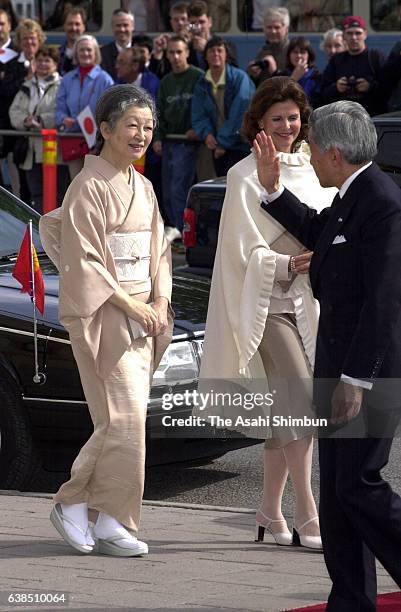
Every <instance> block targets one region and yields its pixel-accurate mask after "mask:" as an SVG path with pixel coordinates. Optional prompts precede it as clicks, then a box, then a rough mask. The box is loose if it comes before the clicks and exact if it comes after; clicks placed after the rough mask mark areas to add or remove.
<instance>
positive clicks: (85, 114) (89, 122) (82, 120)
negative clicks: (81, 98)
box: [77, 106, 96, 149]
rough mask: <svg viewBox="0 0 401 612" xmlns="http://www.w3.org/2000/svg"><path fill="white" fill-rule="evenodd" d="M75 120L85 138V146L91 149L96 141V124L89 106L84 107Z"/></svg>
mask: <svg viewBox="0 0 401 612" xmlns="http://www.w3.org/2000/svg"><path fill="white" fill-rule="evenodd" d="M77 120H78V123H79V127H80V128H81V130H82V133H83V135H84V136H85V140H86V144H87V145H88V147H89V148H90V149H91V148H92V147H93V146H94V144H95V140H96V122H95V118H94V116H93V114H92V111H91V109H90V107H89V106H85V108H84V109H83V110H82V111H81V112H80V113H79V115H78V116H77Z"/></svg>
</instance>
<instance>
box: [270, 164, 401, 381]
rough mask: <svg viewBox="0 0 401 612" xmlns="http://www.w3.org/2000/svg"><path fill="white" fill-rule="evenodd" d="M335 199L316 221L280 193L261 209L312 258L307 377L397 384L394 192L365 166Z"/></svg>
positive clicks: (399, 245) (400, 349)
mask: <svg viewBox="0 0 401 612" xmlns="http://www.w3.org/2000/svg"><path fill="white" fill-rule="evenodd" d="M336 200H337V203H336ZM336 200H335V201H334V203H333V205H332V207H330V208H326V209H324V210H323V211H322V212H321V213H320V214H318V213H317V212H316V211H314V210H313V209H311V208H309V207H307V206H305V204H302V203H301V202H300V201H299V200H298V199H297V198H296V197H295V196H294V195H293V194H292V193H291V192H289V191H287V190H284V193H283V194H282V195H281V196H280V197H279V198H278V199H277V200H275V201H274V202H272V203H270V204H267V203H266V204H265V203H262V208H263V209H264V210H266V211H267V212H268V213H269V214H270V215H271V216H272V217H274V218H275V219H276V220H277V221H279V222H280V223H281V224H282V225H284V227H286V228H287V229H288V230H289V231H290V232H291V233H292V234H293V235H294V236H296V237H297V238H298V240H300V242H302V244H304V245H305V246H306V247H307V248H308V249H310V250H312V251H314V254H313V256H312V260H311V266H310V280H311V285H312V289H313V293H314V295H315V297H316V298H317V299H318V300H319V302H320V320H319V331H318V338H317V346H316V359H315V378H331V379H334V378H338V377H339V376H340V375H341V374H342V373H344V374H347V375H348V376H352V377H354V378H358V379H366V380H367V381H369V382H374V381H375V384H374V385H373V388H374V389H375V387H376V383H377V381H376V379H378V378H401V317H400V313H401V191H400V189H399V187H397V185H396V184H395V183H394V182H393V181H392V179H390V178H389V177H387V176H386V175H385V174H384V173H383V172H382V171H381V170H380V169H379V168H378V167H377V166H376V165H375V164H373V165H372V166H370V167H369V168H367V169H366V170H365V171H364V172H362V173H361V174H360V175H359V176H358V177H357V178H356V179H355V180H354V181H353V182H352V183H351V185H350V187H349V188H348V190H347V192H346V194H345V196H344V198H343V199H342V200H340V199H339V198H336ZM336 237H344V239H345V241H343V240H342V238H337V240H336V244H333V241H334V240H335V238H336ZM382 385H383V386H384V381H383V383H382ZM379 387H380V385H379Z"/></svg>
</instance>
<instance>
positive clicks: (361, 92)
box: [322, 15, 385, 115]
mask: <svg viewBox="0 0 401 612" xmlns="http://www.w3.org/2000/svg"><path fill="white" fill-rule="evenodd" d="M343 30H344V41H345V42H346V43H347V47H348V50H347V51H343V52H342V53H336V54H335V55H334V56H333V57H332V58H331V59H330V61H329V63H328V65H327V67H326V69H325V71H324V73H323V80H322V99H323V102H324V103H325V104H328V103H330V102H337V101H338V100H354V101H355V102H359V104H361V105H362V106H363V107H364V108H365V109H366V110H367V111H368V113H369V114H370V115H378V114H380V113H382V112H385V102H384V100H383V94H382V93H381V91H380V87H379V76H380V72H381V70H382V68H383V65H384V62H385V58H384V56H383V55H382V53H381V52H380V51H378V50H377V49H368V47H367V46H366V38H367V31H366V23H365V20H364V19H363V18H362V17H359V16H357V15H351V16H349V17H346V18H345V19H344V21H343Z"/></svg>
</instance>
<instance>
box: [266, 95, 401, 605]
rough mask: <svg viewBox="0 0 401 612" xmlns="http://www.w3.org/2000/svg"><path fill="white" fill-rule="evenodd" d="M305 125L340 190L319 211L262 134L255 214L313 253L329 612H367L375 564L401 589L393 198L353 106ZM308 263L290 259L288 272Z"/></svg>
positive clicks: (399, 246)
mask: <svg viewBox="0 0 401 612" xmlns="http://www.w3.org/2000/svg"><path fill="white" fill-rule="evenodd" d="M309 127H310V147H311V163H312V165H313V167H314V169H315V171H316V174H317V176H318V178H319V181H320V184H321V185H322V186H323V187H331V186H335V187H337V188H338V189H339V194H338V195H337V196H336V197H335V199H334V201H333V204H332V206H331V207H330V208H326V209H324V210H323V211H322V212H321V213H320V214H318V213H316V211H314V210H313V209H311V208H309V207H307V206H305V205H304V204H302V203H301V202H299V200H298V199H297V198H296V197H295V196H294V195H293V194H292V193H291V192H289V191H288V190H286V189H285V188H284V187H283V186H281V185H280V181H279V176H280V171H279V163H278V159H277V157H276V153H275V149H274V145H273V142H272V140H271V138H270V137H268V136H266V134H264V133H263V132H261V133H260V134H258V135H257V141H256V143H255V152H256V156H257V160H258V174H259V180H260V182H261V184H262V185H263V187H264V188H265V190H266V194H265V195H264V196H263V197H262V203H261V206H262V208H263V209H264V211H266V212H267V213H269V214H270V215H271V216H272V217H274V218H275V219H276V220H277V221H279V222H280V223H282V225H284V226H285V227H286V229H287V230H289V231H290V232H291V233H292V234H293V235H294V236H296V237H297V238H298V239H299V240H300V241H301V242H302V244H304V245H305V246H306V247H307V248H308V249H309V250H310V251H313V255H312V258H311V260H310V268H309V273H310V280H311V285H312V288H313V292H314V295H315V297H316V298H317V299H318V300H319V302H320V309H321V312H320V321H319V330H318V337H317V345H316V359H315V372H314V376H315V384H314V403H315V405H316V408H317V411H318V414H319V416H321V417H326V418H328V420H329V426H328V428H327V429H326V430H324V431H322V432H320V437H319V461H320V523H321V535H322V541H323V551H324V555H325V561H326V565H327V568H328V572H329V574H330V577H331V579H332V582H333V586H332V589H331V593H330V596H329V599H328V605H327V610H328V611H330V612H374V611H375V610H376V592H377V587H376V568H375V557H376V558H377V559H378V560H379V561H380V562H381V563H382V565H383V566H384V567H385V569H386V570H387V571H388V573H389V574H390V575H391V577H392V578H393V579H394V580H395V582H396V583H397V584H398V586H400V587H401V499H400V497H399V496H398V495H396V494H395V493H394V492H393V491H392V489H391V487H390V486H389V485H388V483H387V482H385V481H384V480H383V479H382V478H381V474H380V471H381V469H382V468H383V467H384V466H385V465H386V463H387V461H388V457H389V452H390V448H391V442H392V437H393V435H394V431H395V429H396V426H397V423H398V417H399V407H400V404H401V393H400V384H399V381H400V378H401V316H400V313H401V275H400V273H399V270H400V265H401V192H400V190H399V188H398V187H397V186H396V184H395V183H394V182H393V181H392V179H390V178H389V177H387V176H386V175H385V174H384V173H383V172H381V171H380V169H379V168H378V167H377V166H376V165H375V164H374V163H372V159H373V158H374V156H375V154H376V144H377V136H376V131H375V128H374V125H373V123H372V121H371V120H370V118H369V115H368V114H367V112H366V111H365V110H364V109H363V107H362V106H361V105H359V104H358V103H356V102H349V101H340V102H335V103H333V104H330V105H327V106H324V107H321V108H319V109H317V110H315V111H314V112H313V113H312V115H311V118H310V122H309ZM262 214H265V213H262ZM305 257H306V255H300V256H298V257H295V258H291V260H290V267H291V270H293V271H294V272H295V273H296V271H297V269H299V270H300V269H301V266H302V265H303V264H304V263H305V262H304V260H305Z"/></svg>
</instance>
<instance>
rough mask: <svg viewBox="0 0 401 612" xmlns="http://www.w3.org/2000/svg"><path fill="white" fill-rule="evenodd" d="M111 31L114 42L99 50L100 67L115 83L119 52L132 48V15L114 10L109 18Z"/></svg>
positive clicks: (133, 25) (133, 28)
mask: <svg viewBox="0 0 401 612" xmlns="http://www.w3.org/2000/svg"><path fill="white" fill-rule="evenodd" d="M111 29H112V30H113V35H114V41H113V42H111V43H109V44H107V45H104V46H103V47H102V48H101V49H100V53H101V55H102V62H101V64H100V65H101V67H102V68H103V70H106V72H108V73H109V75H110V76H111V77H112V79H114V81H116V80H117V73H116V60H117V56H118V54H119V53H120V51H122V50H123V49H128V48H129V47H131V46H132V36H133V34H134V30H135V19H134V15H133V14H132V13H129V12H127V11H124V10H122V9H116V10H115V11H113V13H112V16H111Z"/></svg>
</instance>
